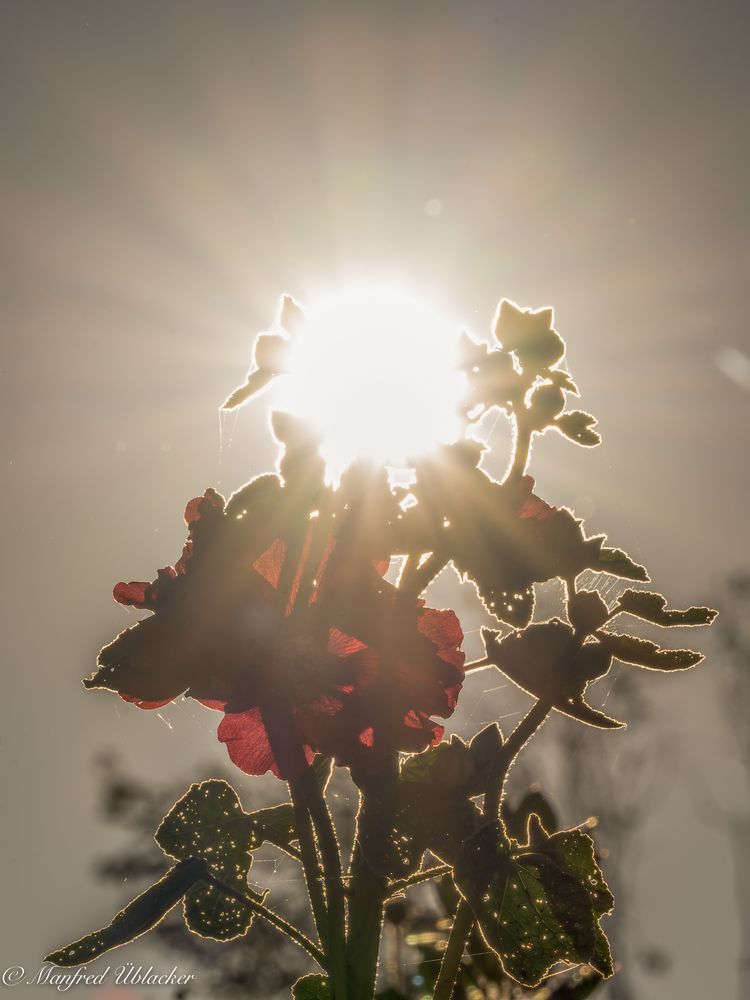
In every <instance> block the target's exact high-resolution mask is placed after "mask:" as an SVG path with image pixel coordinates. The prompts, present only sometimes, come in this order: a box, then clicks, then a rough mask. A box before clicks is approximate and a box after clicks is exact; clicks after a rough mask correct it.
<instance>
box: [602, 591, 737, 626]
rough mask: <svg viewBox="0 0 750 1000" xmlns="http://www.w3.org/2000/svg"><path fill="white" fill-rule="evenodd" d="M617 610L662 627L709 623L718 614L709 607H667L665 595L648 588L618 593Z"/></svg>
mask: <svg viewBox="0 0 750 1000" xmlns="http://www.w3.org/2000/svg"><path fill="white" fill-rule="evenodd" d="M617 610H619V611H623V612H625V613H626V614H629V615H634V616H635V617H636V618H642V619H643V620H644V621H647V622H653V623H654V625H661V626H663V627H664V628H669V627H670V626H673V625H710V624H711V622H712V621H713V620H714V618H715V617H716V615H717V614H718V612H717V611H712V610H711V609H710V608H695V607H693V608H686V609H685V610H684V611H677V610H675V609H673V608H667V600H666V598H665V597H663V596H662V595H661V594H654V593H651V592H650V591H648V590H626V591H625V593H624V594H620V597H619V600H618V602H617Z"/></svg>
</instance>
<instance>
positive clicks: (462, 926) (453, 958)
mask: <svg viewBox="0 0 750 1000" xmlns="http://www.w3.org/2000/svg"><path fill="white" fill-rule="evenodd" d="M473 925H474V913H473V911H472V909H471V907H470V906H469V904H468V903H467V902H466V900H465V899H463V898H462V899H461V902H460V903H459V904H458V909H457V910H456V916H455V917H454V918H453V926H452V927H451V933H450V937H449V938H448V944H447V946H446V948H445V952H444V954H443V961H442V962H441V963H440V972H439V973H438V977H437V980H436V981H435V990H434V992H433V994H432V1000H451V997H452V996H453V987H454V986H455V985H456V977H457V976H458V968H459V966H460V964H461V959H462V957H463V953H464V949H465V948H466V942H467V941H468V940H469V935H470V934H471V928H472V927H473Z"/></svg>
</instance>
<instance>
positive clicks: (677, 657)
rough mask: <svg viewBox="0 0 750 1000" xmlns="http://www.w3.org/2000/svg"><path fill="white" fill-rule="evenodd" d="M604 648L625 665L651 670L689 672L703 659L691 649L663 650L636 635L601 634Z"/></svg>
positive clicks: (700, 654) (701, 655)
mask: <svg viewBox="0 0 750 1000" xmlns="http://www.w3.org/2000/svg"><path fill="white" fill-rule="evenodd" d="M599 638H600V641H601V644H602V646H604V648H605V649H607V650H608V651H609V652H610V653H611V654H612V656H615V657H617V659H618V660H622V662H623V663H632V664H634V665H635V666H637V667H647V668H648V669H649V670H689V669H690V667H694V666H696V665H697V664H698V663H700V662H701V660H702V659H703V654H702V653H694V652H693V651H692V650H690V649H662V648H661V647H660V646H657V645H656V643H655V642H651V641H650V640H648V639H641V638H639V637H638V636H635V635H620V634H618V633H616V632H600V633H599Z"/></svg>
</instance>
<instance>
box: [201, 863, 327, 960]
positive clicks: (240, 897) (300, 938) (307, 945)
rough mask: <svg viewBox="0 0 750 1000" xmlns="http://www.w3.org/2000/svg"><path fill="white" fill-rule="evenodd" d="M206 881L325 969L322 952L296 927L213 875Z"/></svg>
mask: <svg viewBox="0 0 750 1000" xmlns="http://www.w3.org/2000/svg"><path fill="white" fill-rule="evenodd" d="M208 881H209V882H210V884H211V885H212V886H214V888H216V889H218V890H219V891H220V892H223V893H224V895H225V896H230V897H231V898H232V899H234V900H236V901H237V902H238V903H244V904H245V906H247V907H249V909H251V910H252V911H253V912H254V913H257V914H258V916H259V917H263V919H264V920H267V921H268V923H269V924H273V926H274V927H276V928H277V930H280V931H281V932H282V933H283V934H286V936H287V937H289V938H291V939H292V941H294V942H295V943H296V944H298V945H299V946H300V948H303V949H304V950H305V951H306V952H307V954H308V955H310V957H311V958H314V959H315V961H316V962H317V963H318V965H319V966H320V967H321V969H323V970H325V969H326V960H325V955H324V954H323V952H322V951H321V950H320V949H319V948H318V947H316V945H314V944H313V942H312V941H311V940H310V938H308V937H306V936H305V935H304V934H303V933H302V932H301V931H298V930H297V928H296V927H294V926H293V925H292V924H290V923H288V922H287V921H286V920H284V918H283V917H281V916H279V914H278V913H274V911H273V910H269V908H268V907H267V906H264V905H263V904H262V903H257V902H256V901H255V900H254V899H251V898H250V897H249V896H245V895H244V893H241V892H237V891H236V889H233V888H232V887H231V886H230V885H227V884H226V882H222V881H221V879H218V878H215V877H214V876H213V875H209V877H208Z"/></svg>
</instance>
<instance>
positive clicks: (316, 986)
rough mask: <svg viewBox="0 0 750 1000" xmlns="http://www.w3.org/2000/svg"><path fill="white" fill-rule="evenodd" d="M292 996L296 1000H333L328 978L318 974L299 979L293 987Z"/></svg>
mask: <svg viewBox="0 0 750 1000" xmlns="http://www.w3.org/2000/svg"><path fill="white" fill-rule="evenodd" d="M292 996H293V997H294V1000H333V993H332V991H331V983H330V981H329V979H328V977H327V976H321V975H319V974H318V973H313V974H312V975H310V976H303V977H302V978H301V979H298V980H297V982H296V983H295V984H294V986H292Z"/></svg>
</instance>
